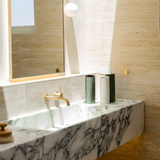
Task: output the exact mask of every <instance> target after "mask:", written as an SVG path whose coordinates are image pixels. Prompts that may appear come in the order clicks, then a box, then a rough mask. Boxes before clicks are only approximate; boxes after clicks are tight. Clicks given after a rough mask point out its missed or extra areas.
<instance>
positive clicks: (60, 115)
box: [6, 100, 137, 131]
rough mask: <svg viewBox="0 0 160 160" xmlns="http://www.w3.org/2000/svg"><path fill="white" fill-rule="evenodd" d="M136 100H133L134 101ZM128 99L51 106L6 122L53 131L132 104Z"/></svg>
mask: <svg viewBox="0 0 160 160" xmlns="http://www.w3.org/2000/svg"><path fill="white" fill-rule="evenodd" d="M136 102H137V101H135V103H136ZM130 103H131V102H130V101H128V102H127V103H126V105H125V104H124V102H123V101H122V102H121V101H120V100H116V102H115V103H111V104H100V103H95V104H86V103H84V102H81V103H76V104H72V105H71V106H63V107H58V108H52V109H51V110H48V111H44V112H41V113H37V114H33V115H30V116H26V117H22V118H17V119H13V120H8V121H6V123H7V124H8V125H12V126H19V127H27V128H34V129H44V130H51V131H54V130H56V129H61V128H66V127H68V126H72V125H74V124H77V123H81V122H83V121H86V120H88V119H92V118H94V117H97V116H101V115H103V114H107V113H110V112H113V111H116V110H120V109H121V108H124V107H125V106H127V105H131V104H132V105H133V101H132V103H131V104H130Z"/></svg>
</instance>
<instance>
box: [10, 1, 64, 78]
mask: <svg viewBox="0 0 160 160" xmlns="http://www.w3.org/2000/svg"><path fill="white" fill-rule="evenodd" d="M10 9H11V14H10V15H11V45H10V46H11V55H10V58H11V59H10V63H11V64H10V65H11V66H10V68H11V69H10V72H11V78H10V79H17V78H27V77H34V76H41V77H42V76H43V75H55V74H56V73H63V74H64V71H65V68H64V27H63V0H10Z"/></svg>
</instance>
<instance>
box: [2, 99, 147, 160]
mask: <svg viewBox="0 0 160 160" xmlns="http://www.w3.org/2000/svg"><path fill="white" fill-rule="evenodd" d="M5 122H6V123H7V124H8V128H9V129H11V130H12V131H13V136H14V138H15V142H14V143H12V144H4V145H2V144H0V160H11V159H12V160H25V159H30V160H39V159H40V160H52V159H53V160H79V159H80V160H94V159H97V158H98V157H101V156H102V155H104V154H106V153H107V152H109V151H111V150H113V149H115V148H117V147H119V146H120V145H122V144H124V143H126V142H128V141H130V140H131V139H133V138H135V137H137V136H139V135H141V134H142V133H143V132H144V102H143V101H140V100H124V99H117V100H116V102H115V103H111V104H108V105H101V104H100V103H96V104H85V103H84V102H79V103H76V104H72V105H71V106H62V107H59V108H53V109H51V110H49V111H45V112H41V113H37V114H34V115H29V116H26V117H21V118H16V119H12V120H8V121H5Z"/></svg>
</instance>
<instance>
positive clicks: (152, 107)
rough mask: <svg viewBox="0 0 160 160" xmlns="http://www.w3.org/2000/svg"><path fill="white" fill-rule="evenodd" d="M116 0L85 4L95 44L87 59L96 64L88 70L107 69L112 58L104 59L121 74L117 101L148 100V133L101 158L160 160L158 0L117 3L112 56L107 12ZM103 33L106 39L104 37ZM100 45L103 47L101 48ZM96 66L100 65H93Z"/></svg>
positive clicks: (89, 1)
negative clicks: (109, 48) (124, 71)
mask: <svg viewBox="0 0 160 160" xmlns="http://www.w3.org/2000/svg"><path fill="white" fill-rule="evenodd" d="M111 1H112V0H111ZM111 1H110V2H109V0H108V1H106V0H92V1H91V0H87V1H86V5H87V6H88V7H87V8H88V10H87V13H86V14H87V19H86V25H87V36H89V37H87V40H88V39H90V40H92V41H87V46H88V47H87V56H88V55H89V56H90V55H93V56H92V57H91V60H92V62H94V63H92V62H88V63H89V65H88V69H89V70H91V69H93V70H98V67H103V66H105V67H108V66H109V62H108V60H104V61H103V58H102V57H104V59H105V57H107V56H111V57H110V58H111V60H110V63H111V69H112V70H113V72H114V73H115V74H116V97H117V98H128V99H141V100H145V134H144V135H142V136H140V137H137V138H136V139H134V140H132V141H131V142H128V143H127V144H125V145H123V146H121V147H120V148H118V149H116V150H114V151H112V152H110V153H108V154H106V155H105V156H103V157H102V158H99V160H106V159H111V160H159V159H160V136H159V133H160V126H159V124H160V29H159V28H158V20H159V17H158V15H159V13H158V6H159V5H158V0H117V5H116V6H115V7H116V17H115V23H114V25H115V27H114V34H113V42H112V51H111V55H109V54H108V48H107V39H108V40H109V43H110V38H108V37H107V36H106V34H105V32H106V29H107V28H108V25H107V24H105V22H106V21H108V20H107V18H111V17H108V14H107V12H105V8H107V6H108V5H110V4H111V3H112V2H111ZM89 6H90V7H91V9H89ZM91 12H92V13H91ZM102 12H103V14H104V15H102ZM101 21H103V22H104V23H101ZM89 23H91V24H90V25H91V26H92V27H90V28H88V27H89ZM100 23H101V24H100ZM96 26H98V27H96ZM91 32H92V34H90V33H91ZM99 32H102V33H104V34H105V35H103V34H101V35H100V34H98V33H99ZM97 34H98V35H99V36H97ZM96 43H97V44H96ZM94 44H95V45H94ZM104 44H106V47H105V45H104ZM89 46H90V48H89ZM100 46H101V47H100ZM96 47H97V48H98V47H99V48H98V49H99V50H97V48H96ZM94 54H96V55H94ZM97 57H98V58H97ZM93 64H95V66H92V65H93ZM97 64H99V65H97ZM125 69H127V70H129V72H130V73H129V74H128V75H127V76H125V75H123V70H125Z"/></svg>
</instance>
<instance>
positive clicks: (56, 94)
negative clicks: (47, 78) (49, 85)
mask: <svg viewBox="0 0 160 160" xmlns="http://www.w3.org/2000/svg"><path fill="white" fill-rule="evenodd" d="M59 91H60V92H58V91H55V92H54V94H53V95H54V96H55V97H63V94H62V93H61V87H60V89H59Z"/></svg>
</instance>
